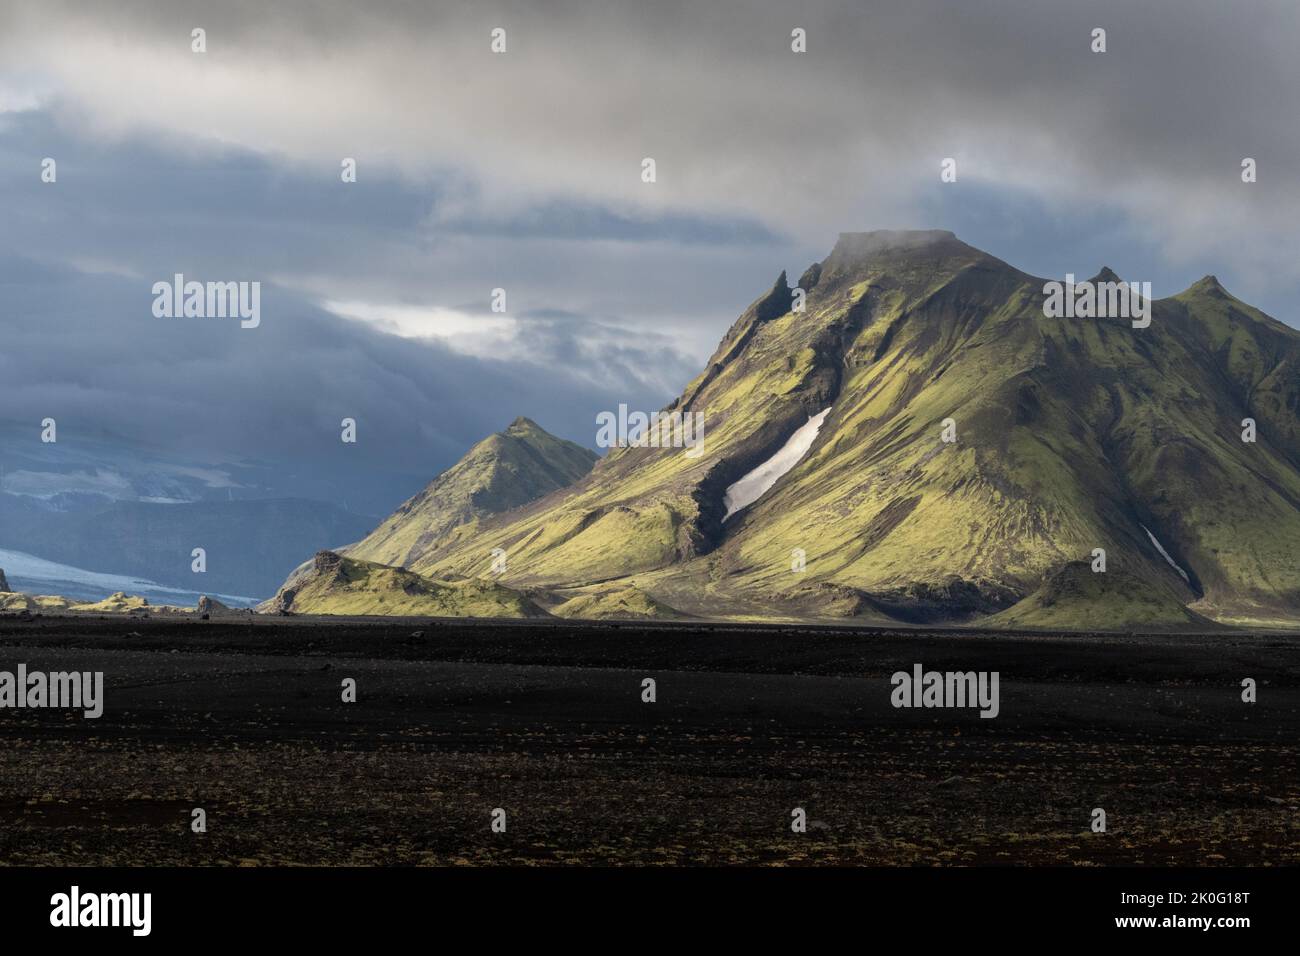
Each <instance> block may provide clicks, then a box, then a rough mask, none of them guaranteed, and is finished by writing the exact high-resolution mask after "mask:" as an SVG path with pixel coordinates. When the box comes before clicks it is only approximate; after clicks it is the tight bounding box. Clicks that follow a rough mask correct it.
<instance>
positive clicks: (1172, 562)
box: [1142, 525, 1192, 584]
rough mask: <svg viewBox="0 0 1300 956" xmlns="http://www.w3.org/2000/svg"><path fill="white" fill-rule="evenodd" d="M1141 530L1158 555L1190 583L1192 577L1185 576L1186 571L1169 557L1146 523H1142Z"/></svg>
mask: <svg viewBox="0 0 1300 956" xmlns="http://www.w3.org/2000/svg"><path fill="white" fill-rule="evenodd" d="M1142 530H1143V531H1145V532H1146V533H1147V537H1148V538H1150V539H1151V543H1152V544H1154V545H1155V546H1156V550H1157V551H1159V552H1160V556H1161V557H1163V558H1164V559H1165V560H1166V561H1168V562H1169V566H1170V567H1171V568H1173V569H1174V570H1175V571H1177V572H1178V573H1179V574H1181V575H1182V576H1183V580H1184V581H1186V582H1187V583H1188V584H1190V583H1191V581H1192V579H1191V578H1189V577H1188V576H1187V572H1186V571H1184V570H1183V569H1182V568H1180V567H1179V566H1178V562H1177V561H1175V560H1174V559H1173V558H1171V557H1169V552H1168V551H1166V550H1165V547H1164V545H1162V544H1161V543H1160V542H1159V541H1157V540H1156V536H1155V535H1153V534H1152V533H1151V529H1150V528H1148V527H1147V526H1146V525H1142Z"/></svg>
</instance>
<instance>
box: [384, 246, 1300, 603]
mask: <svg viewBox="0 0 1300 956" xmlns="http://www.w3.org/2000/svg"><path fill="white" fill-rule="evenodd" d="M1114 278H1115V277H1114V276H1113V274H1111V273H1110V272H1109V271H1108V270H1107V271H1104V272H1103V273H1101V274H1100V275H1099V276H1098V277H1097V281H1113V280H1114ZM1043 286H1044V281H1043V280H1042V279H1037V278H1034V277H1032V276H1029V275H1027V274H1025V273H1023V272H1020V271H1019V270H1017V269H1015V268H1013V267H1011V266H1009V265H1007V264H1006V263H1004V262H1002V261H1000V260H998V259H996V258H994V257H992V256H989V255H987V254H986V253H983V252H981V251H979V250H978V249H974V248H972V247H970V246H968V245H966V244H965V243H962V242H960V241H959V240H958V239H957V238H956V237H955V236H953V235H952V234H951V233H949V232H938V231H934V232H873V233H847V234H843V235H841V237H840V239H839V241H838V242H837V244H836V246H835V248H834V250H833V251H832V252H831V254H830V256H829V257H827V258H826V259H825V260H824V261H823V262H820V263H816V264H814V265H813V266H811V267H810V268H809V269H808V270H807V271H806V272H805V273H804V275H803V276H802V277H801V278H800V280H799V283H798V287H799V288H800V289H802V290H803V292H804V293H806V309H805V310H804V311H802V312H798V313H795V312H792V311H791V310H792V306H793V304H794V302H795V296H794V291H793V290H792V289H791V287H790V286H789V284H788V282H787V279H786V276H785V274H784V273H783V274H782V275H781V276H780V277H779V278H778V280H777V282H776V283H775V284H774V285H773V287H772V288H771V290H770V291H769V292H768V293H767V294H765V295H764V296H762V297H761V298H760V299H758V300H757V301H756V302H755V303H753V304H752V305H751V306H750V307H749V308H748V309H747V310H745V312H744V313H743V314H742V315H741V317H740V318H739V319H738V320H737V322H736V323H735V324H734V325H733V326H732V328H731V329H730V330H729V331H728V332H727V334H726V335H725V336H724V338H723V340H722V342H721V344H720V345H719V346H718V349H717V350H716V352H715V353H714V355H713V357H712V358H711V360H710V362H709V364H708V366H707V368H706V369H705V370H704V372H703V373H702V374H701V375H700V376H698V377H697V378H696V379H695V380H694V381H693V382H692V383H691V384H690V385H688V386H687V388H686V390H685V391H684V393H683V394H682V396H681V397H680V398H679V399H678V400H677V401H675V402H674V403H673V404H672V405H671V406H669V409H668V411H669V412H679V413H687V412H689V413H693V414H701V415H702V416H703V421H704V425H705V429H704V442H703V450H702V451H703V453H702V454H700V453H698V452H699V449H692V450H691V451H689V452H688V451H685V450H683V449H681V448H654V447H626V448H619V449H615V450H613V451H611V452H610V453H609V454H608V455H607V456H606V457H605V458H604V459H602V460H601V461H600V462H599V463H598V464H597V465H596V467H595V468H593V469H592V470H591V472H590V473H589V474H587V475H586V476H585V477H582V478H580V479H579V480H577V481H576V482H575V483H574V484H572V485H571V486H569V487H567V488H563V489H560V490H557V491H555V492H553V493H552V494H550V495H548V496H547V497H545V498H543V499H540V500H537V501H534V502H532V503H530V504H527V505H525V506H523V507H521V508H519V509H517V510H514V511H511V512H509V513H506V514H500V515H496V516H491V517H480V518H477V519H475V520H474V521H473V522H472V523H470V524H461V525H460V526H458V527H454V528H451V530H447V531H440V530H436V528H435V529H434V530H431V531H430V532H429V533H427V534H426V533H425V531H424V530H421V531H420V533H419V535H416V534H414V533H413V531H412V529H410V528H402V529H401V540H402V542H403V543H405V542H407V541H410V542H412V543H413V542H414V541H415V540H418V541H419V543H420V547H419V548H418V549H411V548H409V547H408V550H406V551H405V553H403V554H402V555H401V560H402V561H403V562H404V563H407V564H409V566H410V567H411V569H412V570H415V571H418V572H420V573H421V574H425V575H428V576H431V577H435V578H445V577H449V576H456V575H466V576H471V577H473V576H483V575H486V574H487V573H488V570H489V568H490V566H491V563H492V560H493V553H494V551H496V550H497V549H500V551H503V552H505V554H506V556H507V571H506V573H505V574H504V575H502V576H501V577H500V579H499V580H500V581H501V582H503V583H505V584H507V585H509V586H512V587H516V588H558V589H581V593H582V594H583V596H584V602H583V605H582V606H587V605H589V604H595V605H598V604H599V602H598V601H593V598H596V597H598V596H599V595H600V593H601V592H602V590H604V591H607V592H609V593H610V594H615V593H618V592H620V591H623V590H625V589H626V588H628V587H635V588H636V589H637V591H636V593H637V594H638V595H645V597H646V598H647V599H648V600H650V601H653V602H655V606H659V605H663V606H666V607H668V608H671V609H674V610H675V611H679V612H685V613H690V614H698V615H702V616H729V617H740V618H772V619H779V618H800V619H836V618H844V617H849V618H853V619H857V620H863V621H890V620H903V621H916V622H922V621H965V620H975V619H981V618H983V617H985V616H988V615H996V614H999V612H1002V611H1004V610H1005V609H1007V608H1011V607H1013V606H1015V605H1017V604H1018V603H1019V602H1021V601H1028V602H1029V603H1027V604H1025V605H1024V606H1023V607H1022V608H1021V609H1020V613H1019V614H1016V613H1009V614H1006V615H1002V616H1001V617H999V618H997V619H995V623H997V622H1002V623H1007V624H1011V625H1015V624H1016V623H1017V622H1024V625H1025V626H1035V627H1039V626H1061V627H1081V628H1086V627H1093V626H1096V627H1111V626H1124V624H1125V623H1126V622H1131V623H1133V624H1141V623H1170V624H1177V623H1179V622H1180V621H1184V620H1185V621H1188V622H1192V623H1195V622H1196V621H1199V620H1200V618H1199V617H1197V615H1205V616H1206V617H1209V618H1214V619H1217V620H1221V621H1253V622H1295V621H1297V620H1298V619H1300V423H1298V421H1297V413H1298V410H1300V333H1297V332H1296V331H1295V330H1293V329H1290V328H1288V327H1287V326H1284V325H1282V324H1281V323H1278V322H1276V321H1274V320H1273V319H1270V318H1269V317H1267V316H1265V315H1263V314H1262V313H1260V312H1258V311H1257V310H1255V309H1252V308H1251V307H1249V306H1247V305H1245V304H1244V303H1241V302H1239V301H1238V300H1236V299H1234V298H1233V297H1232V296H1231V295H1229V294H1228V293H1227V292H1226V291H1225V290H1224V289H1223V288H1222V287H1221V286H1220V285H1219V283H1218V282H1217V281H1216V280H1214V279H1213V278H1212V277H1207V278H1206V279H1203V280H1201V281H1200V282H1198V283H1196V284H1195V285H1193V286H1192V287H1191V288H1189V289H1188V290H1187V291H1186V292H1184V293H1182V294H1180V295H1178V296H1174V297H1171V298H1168V299H1162V300H1158V301H1156V302H1154V303H1151V322H1150V325H1149V326H1148V327H1146V328H1135V327H1133V325H1132V324H1131V322H1130V321H1129V319H1128V318H1127V317H1125V318H1119V317H1110V318H1051V317H1048V316H1047V315H1046V314H1045V311H1044V302H1045V298H1046V297H1045V295H1044V290H1043ZM823 411H825V412H826V414H825V416H824V418H822V419H821V420H820V422H821V423H820V427H819V428H818V429H817V430H816V435H815V438H813V439H812V442H811V445H810V446H809V447H808V448H807V450H806V452H804V453H803V455H802V457H799V458H798V460H797V461H795V462H794V464H793V466H792V467H791V466H789V465H790V463H789V461H783V462H782V463H781V468H780V469H779V471H780V476H779V477H778V478H777V480H776V481H775V483H773V484H772V485H771V487H770V488H768V490H766V491H765V492H764V493H763V494H761V495H760V496H759V497H758V498H757V499H756V500H754V501H752V503H749V504H748V505H747V506H745V507H743V508H741V509H739V510H738V511H737V512H736V513H735V514H733V515H730V516H728V515H727V505H726V492H727V489H728V488H730V487H731V486H732V485H733V484H734V483H736V482H737V481H738V480H739V479H741V478H742V477H744V476H746V475H749V474H750V473H751V472H752V471H753V470H754V469H755V468H757V467H758V466H760V465H763V464H764V463H767V462H770V459H772V457H773V456H774V455H776V454H777V452H778V451H779V450H781V449H782V447H783V446H785V445H786V443H787V441H788V440H789V439H790V438H791V436H793V435H794V434H795V433H796V431H797V430H799V429H800V428H803V427H805V426H807V424H808V422H809V419H810V418H812V417H814V416H819V415H820V414H821V413H822V412H823ZM1246 418H1252V419H1254V420H1255V422H1256V425H1257V440H1256V441H1254V442H1246V441H1243V440H1242V431H1243V425H1242V422H1243V419H1246ZM945 437H948V438H951V439H953V440H951V441H945V440H944V438H945ZM787 468H788V470H787ZM724 518H725V519H726V520H725V523H724ZM437 527H438V528H441V527H444V526H443V525H438V526H437ZM1096 549H1103V550H1104V551H1105V552H1106V555H1107V559H1108V560H1107V570H1106V571H1105V572H1104V574H1105V575H1107V577H1106V578H1105V579H1104V580H1097V581H1082V580H1080V579H1079V571H1078V568H1077V566H1074V564H1073V563H1074V562H1079V561H1090V560H1091V558H1092V555H1093V553H1094V551H1095V550H1096ZM396 550H400V548H398V549H396ZM396 550H395V551H394V552H393V554H396ZM1088 573H1089V574H1093V573H1094V572H1092V571H1091V568H1090V567H1089V570H1088ZM613 603H614V604H615V605H618V604H619V603H620V602H619V601H617V600H615V601H614V602H613ZM1092 608H1095V609H1096V611H1097V619H1096V621H1090V620H1089V617H1090V614H1091V610H1090V609H1092ZM1189 609H1190V610H1189ZM572 610H575V611H580V610H581V607H575V608H573V609H572ZM1053 621H1056V622H1057V623H1056V625H1053V624H1052V622H1053Z"/></svg>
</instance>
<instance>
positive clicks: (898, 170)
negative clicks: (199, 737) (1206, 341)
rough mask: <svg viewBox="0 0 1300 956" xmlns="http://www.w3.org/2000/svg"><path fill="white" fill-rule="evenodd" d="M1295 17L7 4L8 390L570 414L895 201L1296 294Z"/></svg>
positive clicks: (645, 403)
mask: <svg viewBox="0 0 1300 956" xmlns="http://www.w3.org/2000/svg"><path fill="white" fill-rule="evenodd" d="M496 26H503V27H505V28H506V29H507V31H508V34H507V35H508V44H509V52H508V53H506V54H505V55H494V54H492V53H491V52H490V50H489V31H490V30H491V29H492V28H493V27H496ZM795 26H800V27H803V28H805V29H806V30H807V32H808V53H806V54H795V53H792V52H791V51H790V48H789V37H790V30H791V29H792V28H793V27H795ZM1098 26H1100V27H1104V28H1105V29H1106V30H1107V31H1108V46H1109V49H1108V51H1107V52H1106V53H1104V54H1095V53H1092V52H1091V51H1090V50H1089V43H1090V39H1091V31H1092V29H1093V28H1094V27H1098ZM194 27H203V28H204V29H206V31H207V43H208V52H207V53H205V54H195V53H192V52H191V51H190V31H191V29H193V28H194ZM1297 27H1300V7H1297V6H1296V5H1295V4H1294V3H1292V2H1291V0H1261V2H1258V3H1254V4H1252V5H1251V6H1250V10H1249V15H1246V14H1244V13H1241V12H1239V11H1232V10H1230V9H1228V8H1225V7H1223V5H1222V4H1221V3H1220V2H1218V0H1152V2H1146V3H1142V4H1133V3H1131V2H1121V0H1103V2H1099V3H1093V4H1089V5H1087V6H1086V7H1084V8H1080V7H1078V6H1077V5H1073V4H1065V3H1045V2H1042V0H1006V2H1002V3H999V4H996V5H975V4H953V3H951V2H947V0H944V2H940V0H910V2H906V3H904V2H892V3H861V2H849V0H833V2H810V3H806V4H798V5H794V6H791V5H790V4H786V3H777V2H775V0H769V2H766V3H753V2H749V3H739V2H721V3H710V4H705V5H701V4H698V3H686V2H676V0H669V2H665V3H657V4H654V5H647V4H644V3H634V2H632V0H616V2H611V3H605V4H599V5H597V4H589V3H586V4H584V3H577V2H573V0H561V2H557V3H553V4H547V5H546V6H545V8H544V9H543V8H539V7H537V5H535V4H524V3H503V4H494V5H491V6H490V7H483V6H482V5H481V4H474V3H469V2H465V3H459V4H438V5H430V4H423V3H416V2H372V3H367V4H357V3H352V2H344V0H310V2H308V0H281V2H277V3H276V4H274V5H270V4H265V3H262V2H252V0H234V2H230V3H224V4H221V5H219V6H216V5H213V4H210V3H207V2H200V0H166V2H164V0H119V2H117V3H114V4H112V5H111V6H110V5H104V4H83V3H75V2H71V0H40V2H36V0H8V2H7V3H5V4H4V6H3V8H2V9H0V63H3V64H4V66H3V67H2V68H0V208H3V209H4V210H5V217H6V228H5V229H4V230H3V231H2V232H0V282H3V283H4V285H3V287H2V291H3V293H4V299H3V301H2V302H0V321H3V323H4V334H5V336H6V348H5V350H4V351H3V353H0V373H3V375H4V376H5V383H6V401H7V402H8V403H9V404H10V406H11V407H13V408H16V409H17V410H18V412H19V413H21V415H24V416H30V415H34V414H45V413H51V414H52V412H50V411H49V410H50V409H58V410H60V411H61V413H62V414H69V415H73V416H82V417H92V416H94V417H97V418H101V419H104V420H105V421H106V422H107V423H108V424H110V425H112V426H113V427H114V428H118V429H120V430H122V431H124V432H126V433H130V434H134V433H138V432H139V431H141V430H142V429H143V430H144V431H145V432H146V433H147V434H148V435H151V436H166V437H167V440H169V441H175V442H178V443H181V444H189V445H205V444H206V445H211V446H220V447H225V448H231V449H245V450H247V451H249V452H250V453H257V454H263V453H266V454H270V453H274V454H278V455H300V456H304V457H311V456H313V455H317V456H319V455H321V454H326V455H330V454H334V453H335V452H336V448H335V445H337V434H336V432H337V427H338V421H339V419H340V418H341V417H343V416H345V415H350V416H352V417H357V418H358V419H359V421H361V422H362V423H363V425H362V429H363V430H362V434H363V435H364V436H368V437H367V438H366V441H367V442H368V444H367V446H366V447H367V454H368V455H375V456H377V457H376V458H375V459H374V460H375V461H376V462H377V463H380V464H383V465H385V466H390V467H395V468H405V467H411V468H415V469H417V470H426V469H427V468H428V467H429V464H430V462H433V461H436V462H438V463H439V464H446V463H447V462H448V461H450V460H451V459H453V458H455V457H456V456H458V455H459V454H460V453H461V452H463V451H464V449H465V448H466V447H467V446H468V445H469V444H470V443H472V442H473V441H475V440H477V439H478V438H481V437H482V436H483V435H484V434H485V433H486V432H488V431H491V430H495V429H499V428H500V427H502V426H503V425H504V424H506V423H507V422H508V421H509V420H510V419H511V418H513V417H514V416H515V415H518V414H528V415H530V416H531V417H534V418H536V419H537V420H538V421H540V422H541V423H542V424H543V425H545V426H546V427H548V428H552V430H555V431H557V432H559V433H561V434H564V435H566V436H567V437H571V438H575V439H577V440H585V438H584V436H587V435H589V434H590V432H591V429H592V421H593V417H594V412H595V411H597V410H600V409H605V408H610V407H614V406H615V405H616V404H617V403H618V402H627V403H628V404H629V405H631V406H633V407H644V408H651V409H653V408H657V407H660V406H661V405H662V404H663V403H664V402H665V401H667V400H668V399H669V398H671V397H672V395H673V394H675V392H676V391H677V390H678V389H680V387H681V386H682V385H683V384H684V383H685V382H686V380H688V379H689V378H690V377H691V376H692V375H693V374H694V373H695V372H696V371H698V368H699V364H700V362H702V361H703V359H704V358H705V357H706V356H707V355H708V354H709V353H710V351H711V350H712V348H713V346H714V345H715V344H716V342H717V340H718V338H719V336H720V334H721V333H722V331H723V330H725V328H726V327H727V326H728V325H729V324H730V322H731V321H732V319H734V317H735V316H736V315H737V314H738V313H739V312H740V311H741V309H743V307H744V306H745V305H746V304H747V303H748V302H749V301H751V300H752V299H753V298H754V297H755V296H757V295H758V294H759V293H760V292H761V291H763V290H764V289H766V288H769V287H770V285H771V283H772V280H773V278H774V277H775V275H776V273H777V272H778V271H779V270H780V269H781V268H786V269H789V270H791V272H792V274H793V275H798V274H799V272H800V271H801V270H802V268H803V267H804V266H806V265H807V264H808V263H809V262H811V261H813V260H814V259H820V258H822V257H823V256H824V255H825V254H826V252H827V251H828V249H829V247H830V244H831V243H832V241H833V239H834V236H835V234H836V233H838V232H840V231H846V230H856V229H867V228H882V227H941V228H942V227H948V228H955V229H956V230H957V231H958V233H959V235H961V237H962V238H963V239H965V240H967V241H969V242H972V243H973V244H975V245H979V246H981V247H984V248H987V249H988V250H989V251H990V252H993V253H994V254H997V255H1001V256H1002V257H1003V258H1007V259H1008V260H1009V261H1012V262H1013V264H1015V265H1017V266H1020V267H1022V268H1026V269H1029V270H1031V271H1032V270H1038V271H1039V273H1040V274H1046V275H1061V274H1064V272H1065V271H1075V272H1077V273H1079V274H1091V273H1092V272H1093V271H1094V270H1095V269H1096V268H1099V267H1100V266H1101V265H1102V264H1107V265H1111V266H1113V267H1115V268H1116V269H1117V270H1118V271H1120V272H1121V274H1123V275H1124V276H1125V278H1128V279H1133V280H1143V279H1151V280H1154V281H1155V284H1156V286H1157V289H1158V290H1159V289H1160V288H1161V287H1162V285H1163V287H1164V288H1165V290H1166V291H1174V289H1175V288H1178V287H1181V286H1182V285H1186V284H1187V283H1188V282H1190V281H1191V279H1194V278H1196V276H1197V275H1198V274H1199V273H1201V272H1209V271H1214V272H1216V273H1217V274H1219V275H1220V276H1222V277H1224V278H1225V281H1227V282H1228V284H1229V286H1230V287H1231V288H1233V291H1234V292H1237V293H1239V294H1242V295H1243V296H1244V297H1246V298H1248V299H1251V300H1252V301H1254V302H1256V303H1257V304H1260V305H1261V306H1263V307H1265V308H1267V309H1269V310H1270V311H1272V312H1274V313H1276V314H1278V317H1279V318H1282V319H1284V320H1288V321H1291V322H1292V323H1293V324H1294V323H1295V322H1296V321H1297V316H1296V314H1295V313H1294V311H1293V307H1292V306H1291V303H1292V302H1293V301H1294V299H1295V295H1296V293H1297V292H1298V291H1300V259H1298V258H1297V257H1296V256H1295V254H1294V249H1295V241H1294V240H1295V225H1294V224H1295V222H1296V221H1298V220H1300V165H1297V164H1296V163H1294V162H1293V159H1294V157H1295V156H1297V155H1300V126H1297V124H1296V123H1295V122H1294V116H1293V107H1292V104H1291V102H1290V98H1289V91H1291V90H1294V89H1297V88H1300V61H1297V59H1296V58H1295V57H1294V55H1293V51H1292V50H1291V48H1290V47H1291V42H1292V39H1293V38H1294V36H1295V35H1296V34H1297ZM45 156H51V157H55V158H57V160H58V162H59V182H58V184H57V185H56V186H47V185H45V184H42V183H41V182H40V181H39V178H38V173H39V168H38V164H39V161H40V159H41V158H42V157H45ZM646 156H652V157H654V158H655V159H656V161H657V169H658V181H657V182H655V183H653V184H648V183H644V182H642V181H641V177H640V171H641V160H642V158H643V157H646ZM1244 156H1251V157H1253V158H1255V159H1256V160H1257V161H1258V163H1259V182H1258V183H1255V184H1252V185H1246V184H1243V183H1242V182H1241V180H1240V175H1239V168H1240V162H1241V159H1242V157H1244ZM344 157H354V158H356V159H357V161H358V169H359V179H358V182H357V183H356V184H351V185H344V184H342V183H341V182H340V181H339V168H340V162H341V160H342V159H343V158H344ZM945 157H953V158H955V159H956V160H957V163H958V172H959V177H958V182H957V183H953V184H943V183H940V182H939V175H938V173H939V163H940V160H941V159H943V158H945ZM175 272H183V273H185V274H186V275H190V276H193V277H196V278H201V279H235V280H260V281H263V282H264V285H265V292H264V295H265V299H264V307H263V312H264V315H266V316H267V317H266V318H265V319H264V323H263V328H262V329H259V330H257V331H256V332H245V331H241V330H239V329H237V328H229V327H222V326H219V325H204V324H196V323H186V322H179V321H178V322H173V323H172V324H159V323H158V322H157V320H153V319H152V318H151V317H150V316H149V315H148V312H147V304H148V296H147V290H148V287H149V285H150V284H151V283H152V282H153V281H155V280H158V279H166V278H167V277H170V276H171V275H172V274H173V273H175ZM497 287H502V288H505V289H506V290H507V292H508V298H509V303H510V309H509V312H508V314H507V315H505V316H495V315H493V314H492V313H491V312H490V311H489V308H488V303H489V297H490V294H491V290H492V289H494V288H497ZM10 417H12V415H11V416H10ZM371 442H373V443H371ZM323 449H328V451H325V450H323Z"/></svg>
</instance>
